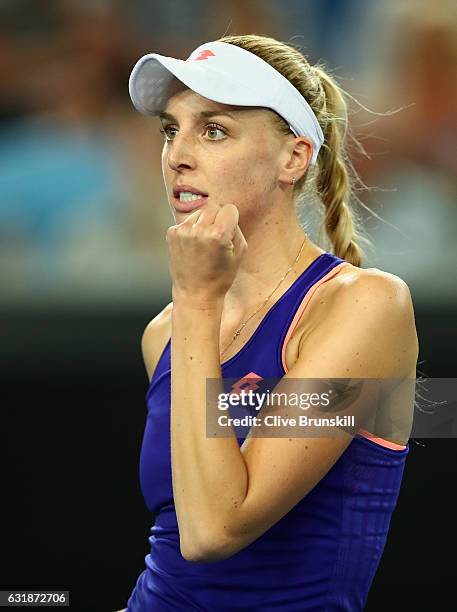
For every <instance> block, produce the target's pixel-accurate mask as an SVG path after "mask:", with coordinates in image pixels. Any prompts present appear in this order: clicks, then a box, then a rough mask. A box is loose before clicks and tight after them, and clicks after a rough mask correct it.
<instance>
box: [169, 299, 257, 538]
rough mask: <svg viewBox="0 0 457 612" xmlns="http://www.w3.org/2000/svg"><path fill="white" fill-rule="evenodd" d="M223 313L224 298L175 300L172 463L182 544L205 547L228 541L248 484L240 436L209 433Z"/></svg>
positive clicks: (219, 373) (172, 356)
mask: <svg viewBox="0 0 457 612" xmlns="http://www.w3.org/2000/svg"><path fill="white" fill-rule="evenodd" d="M221 314H222V303H220V304H219V303H217V304H212V305H210V306H207V307H204V308H200V307H197V306H189V305H188V304H186V303H180V302H179V301H174V302H173V315H172V345H171V368H172V369H171V462H172V476H173V496H174V503H175V508H176V514H177V518H178V523H179V530H180V537H181V544H182V545H184V546H185V547H186V548H187V549H199V548H200V549H204V548H205V547H207V546H208V542H213V541H221V544H222V545H223V541H224V535H225V534H227V535H228V534H229V533H230V524H229V521H233V518H234V515H235V514H236V509H237V508H239V507H240V506H241V504H242V502H243V500H244V499H245V496H246V492H247V486H248V474H247V469H246V464H245V462H244V459H243V456H242V454H241V452H240V449H239V445H238V442H237V440H236V437H235V435H233V436H231V437H223V438H222V437H219V438H216V437H214V438H211V437H207V435H206V380H207V379H209V378H211V379H219V380H220V379H221V367H220V361H219V334H220V324H221ZM219 391H220V392H222V391H223V387H222V381H221V383H220V388H219V389H218V390H217V393H218V392H219Z"/></svg>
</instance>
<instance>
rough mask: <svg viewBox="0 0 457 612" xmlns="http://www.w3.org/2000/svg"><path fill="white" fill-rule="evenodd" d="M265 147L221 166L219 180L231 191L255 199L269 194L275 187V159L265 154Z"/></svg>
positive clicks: (261, 145) (261, 146)
mask: <svg viewBox="0 0 457 612" xmlns="http://www.w3.org/2000/svg"><path fill="white" fill-rule="evenodd" d="M265 149H266V145H263V144H259V146H258V147H256V148H255V149H254V150H250V151H248V152H246V153H245V154H242V155H238V156H236V157H235V158H233V159H232V160H231V161H230V162H228V163H227V161H226V163H225V164H224V165H223V166H221V170H220V173H221V178H222V177H223V181H224V185H225V186H226V187H227V188H228V189H229V190H230V191H231V192H237V193H238V194H239V193H240V192H241V193H243V194H245V195H246V197H247V199H249V196H251V197H252V198H256V197H258V196H262V195H264V194H268V193H271V192H272V191H273V190H274V189H275V187H276V165H275V159H274V158H273V157H272V155H271V154H270V153H268V152H265Z"/></svg>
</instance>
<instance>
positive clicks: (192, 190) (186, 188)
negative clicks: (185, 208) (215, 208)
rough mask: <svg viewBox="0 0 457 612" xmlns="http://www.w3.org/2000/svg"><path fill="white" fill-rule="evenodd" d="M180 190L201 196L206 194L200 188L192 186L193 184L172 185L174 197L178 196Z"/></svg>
mask: <svg viewBox="0 0 457 612" xmlns="http://www.w3.org/2000/svg"><path fill="white" fill-rule="evenodd" d="M181 191H187V192H189V193H195V194H196V195H203V196H207V195H208V194H207V193H206V192H205V191H201V189H198V188H197V187H194V186H193V185H184V184H183V185H175V186H174V187H173V195H174V197H175V198H179V194H180V193H181Z"/></svg>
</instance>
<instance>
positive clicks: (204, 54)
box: [195, 49, 216, 61]
mask: <svg viewBox="0 0 457 612" xmlns="http://www.w3.org/2000/svg"><path fill="white" fill-rule="evenodd" d="M211 55H214V56H215V55H216V54H215V53H213V52H212V51H210V50H209V49H203V51H200V54H199V56H198V57H196V58H195V61H197V60H205V59H208V57H210V56H211Z"/></svg>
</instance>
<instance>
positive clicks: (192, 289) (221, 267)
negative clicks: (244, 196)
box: [166, 202, 248, 303]
mask: <svg viewBox="0 0 457 612" xmlns="http://www.w3.org/2000/svg"><path fill="white" fill-rule="evenodd" d="M238 219H239V212H238V209H237V207H236V206H234V205H233V204H227V205H225V206H223V207H222V208H221V207H219V206H216V205H215V204H211V203H209V202H208V203H207V205H206V206H205V207H204V208H203V209H198V210H196V211H195V212H193V213H192V214H191V215H189V216H188V217H187V219H186V220H185V221H183V222H182V223H179V224H178V225H172V226H171V227H169V228H168V230H167V233H166V240H167V243H168V251H169V255H170V272H171V278H172V282H173V300H175V299H177V298H179V299H190V300H192V301H197V302H201V303H206V302H208V303H213V302H217V301H220V300H221V299H223V298H224V296H225V294H226V293H227V291H228V290H229V288H230V286H231V284H232V283H233V280H234V279H235V276H236V273H237V271H238V267H239V265H240V262H241V258H242V257H243V255H244V252H245V251H246V249H247V247H248V245H247V242H246V240H245V238H244V236H243V234H242V232H241V230H240V228H239V225H238Z"/></svg>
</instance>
